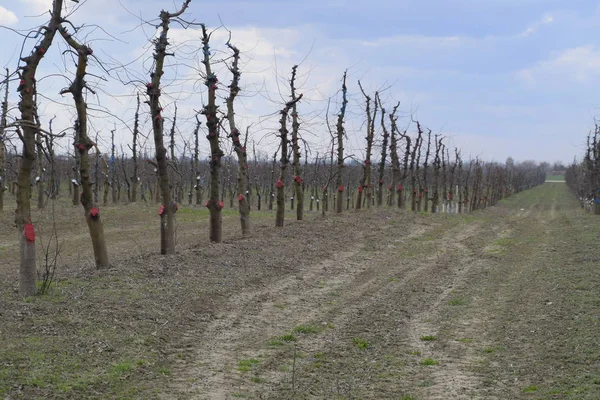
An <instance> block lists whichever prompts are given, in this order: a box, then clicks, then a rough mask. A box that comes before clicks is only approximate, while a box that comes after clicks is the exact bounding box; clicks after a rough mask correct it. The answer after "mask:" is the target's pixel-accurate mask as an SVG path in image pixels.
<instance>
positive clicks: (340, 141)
mask: <svg viewBox="0 0 600 400" xmlns="http://www.w3.org/2000/svg"><path fill="white" fill-rule="evenodd" d="M346 75H347V71H345V72H344V77H343V78H342V108H341V109H340V113H339V115H338V120H337V125H336V131H337V132H336V133H337V145H338V146H337V179H336V185H337V187H338V189H337V190H338V195H337V198H336V208H335V212H336V213H338V214H341V213H342V211H343V210H344V197H343V194H344V184H343V176H342V172H343V170H344V134H345V131H344V117H345V115H346V106H347V105H348V98H347V92H348V89H347V87H346Z"/></svg>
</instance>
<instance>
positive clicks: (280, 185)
mask: <svg viewBox="0 0 600 400" xmlns="http://www.w3.org/2000/svg"><path fill="white" fill-rule="evenodd" d="M282 187H283V182H282V181H281V179H279V180H278V181H277V189H281V188H282Z"/></svg>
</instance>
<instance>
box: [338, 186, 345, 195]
mask: <svg viewBox="0 0 600 400" xmlns="http://www.w3.org/2000/svg"><path fill="white" fill-rule="evenodd" d="M343 191H344V185H340V187H338V192H340V193H342V192H343Z"/></svg>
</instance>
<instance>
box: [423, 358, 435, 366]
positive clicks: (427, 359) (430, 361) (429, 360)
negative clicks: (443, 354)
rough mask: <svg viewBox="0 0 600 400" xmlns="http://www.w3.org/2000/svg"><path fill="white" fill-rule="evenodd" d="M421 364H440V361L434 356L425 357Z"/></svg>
mask: <svg viewBox="0 0 600 400" xmlns="http://www.w3.org/2000/svg"><path fill="white" fill-rule="evenodd" d="M421 365H425V366H432V365H439V362H438V361H437V360H434V359H433V358H424V359H423V360H422V361H421Z"/></svg>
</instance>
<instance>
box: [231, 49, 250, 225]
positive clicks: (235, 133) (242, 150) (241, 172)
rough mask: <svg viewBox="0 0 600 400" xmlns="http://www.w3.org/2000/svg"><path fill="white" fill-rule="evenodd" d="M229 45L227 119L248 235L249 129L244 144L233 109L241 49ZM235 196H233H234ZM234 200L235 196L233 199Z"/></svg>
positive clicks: (241, 210)
mask: <svg viewBox="0 0 600 400" xmlns="http://www.w3.org/2000/svg"><path fill="white" fill-rule="evenodd" d="M227 46H228V47H229V48H230V49H231V51H232V52H233V62H232V64H231V67H230V69H229V70H230V71H231V74H232V75H233V79H232V81H231V85H229V96H228V98H227V120H228V121H229V129H230V132H231V133H230V136H231V140H232V142H233V149H234V150H235V154H236V155H237V158H238V174H237V192H238V207H239V209H238V211H239V213H240V225H241V228H242V235H248V234H249V233H250V202H249V199H248V193H247V188H249V185H248V154H247V152H246V144H247V142H248V130H246V139H245V140H244V144H243V145H242V142H241V140H240V131H239V129H238V128H237V126H236V124H235V112H234V110H233V102H234V100H235V97H236V96H237V94H238V93H239V91H240V86H239V81H240V76H241V73H240V70H239V68H238V63H239V60H240V51H239V50H238V49H237V47H235V46H233V45H232V44H231V43H229V42H228V43H227ZM232 197H233V196H232ZM231 200H232V201H233V198H232V199H231Z"/></svg>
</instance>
